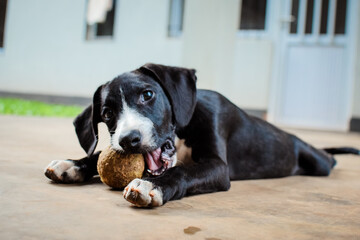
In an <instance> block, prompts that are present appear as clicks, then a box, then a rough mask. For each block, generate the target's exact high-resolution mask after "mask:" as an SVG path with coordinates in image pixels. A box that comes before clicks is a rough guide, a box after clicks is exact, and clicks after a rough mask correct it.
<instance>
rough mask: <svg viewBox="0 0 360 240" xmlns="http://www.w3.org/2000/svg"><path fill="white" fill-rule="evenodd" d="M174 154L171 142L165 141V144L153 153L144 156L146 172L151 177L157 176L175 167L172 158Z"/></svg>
mask: <svg viewBox="0 0 360 240" xmlns="http://www.w3.org/2000/svg"><path fill="white" fill-rule="evenodd" d="M174 154H175V146H174V143H173V142H172V141H171V140H167V141H166V142H165V144H164V145H163V146H161V147H159V148H157V149H155V150H154V151H151V152H147V153H145V154H144V159H145V162H146V165H147V171H148V172H149V173H150V174H151V175H155V176H158V175H160V174H162V173H164V172H165V171H166V170H167V169H169V168H171V167H173V166H174V165H175V162H174V160H173V159H172V156H173V155H174Z"/></svg>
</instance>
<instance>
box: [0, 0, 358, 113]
mask: <svg viewBox="0 0 360 240" xmlns="http://www.w3.org/2000/svg"><path fill="white" fill-rule="evenodd" d="M240 1H241V0H226V1H224V0H196V1H190V0H188V1H186V3H185V18H184V32H183V34H182V37H180V38H168V37H167V24H168V14H169V0H151V1H149V0H119V1H118V4H117V9H116V12H117V13H116V19H115V29H114V38H113V40H93V41H86V40H85V30H86V24H85V14H86V0H77V1H73V0H62V1H57V0H11V1H8V11H7V19H6V30H5V48H4V50H3V51H0V90H3V91H14V92H26V93H43V94H55V95H69V96H91V95H92V94H93V92H94V90H95V89H96V88H97V86H99V85H100V84H102V83H104V82H106V81H108V80H111V79H112V78H113V77H115V76H116V75H118V74H120V73H122V72H125V71H129V70H133V69H135V68H137V67H139V66H141V65H142V64H144V63H146V62H155V63H162V64H167V65H178V66H186V67H190V68H195V69H197V75H198V86H199V87H200V88H207V89H213V90H217V91H219V92H221V93H223V94H224V95H225V96H227V97H228V98H230V99H231V100H232V101H233V102H235V103H236V104H237V105H239V106H240V107H243V108H249V109H260V110H266V109H268V107H269V106H271V104H269V97H271V96H269V94H270V91H269V89H270V86H272V84H271V76H272V74H273V69H274V65H273V61H274V57H273V55H274V53H275V50H276V49H275V48H276V47H277V46H276V41H277V39H278V34H279V26H280V25H279V18H280V17H281V14H280V13H281V11H280V10H281V7H282V2H281V1H277V0H273V1H269V9H268V12H267V15H268V19H267V23H268V27H267V28H268V29H267V33H266V34H265V35H264V36H265V37H264V36H263V37H255V38H254V37H250V38H248V37H244V36H242V35H241V36H239V35H238V30H237V28H238V24H239V18H240V16H239V15H240ZM359 25H360V23H359ZM269 26H270V27H269ZM358 39H359V40H358V47H359V46H360V37H359V38H358ZM357 64H358V66H359V67H358V69H357V77H356V80H355V85H354V94H353V95H354V97H353V104H352V105H353V106H352V112H353V115H354V116H360V55H359V56H358V61H357Z"/></svg>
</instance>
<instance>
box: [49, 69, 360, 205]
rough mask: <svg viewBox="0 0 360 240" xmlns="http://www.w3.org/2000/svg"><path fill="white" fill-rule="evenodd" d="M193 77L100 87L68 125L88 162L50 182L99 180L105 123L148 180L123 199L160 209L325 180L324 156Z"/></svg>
mask: <svg viewBox="0 0 360 240" xmlns="http://www.w3.org/2000/svg"><path fill="white" fill-rule="evenodd" d="M195 82H196V76H195V70H191V69H185V68H177V67H168V66H162V65H156V64H146V65H144V66H142V67H141V68H139V69H137V70H135V71H132V72H129V73H124V74H122V75H120V76H119V77H117V78H115V79H114V80H112V81H110V82H108V83H106V84H104V85H102V86H100V87H99V88H98V89H97V91H96V92H95V94H94V98H93V104H92V105H91V106H89V107H88V108H86V109H85V110H84V112H83V113H81V114H80V115H79V116H78V117H77V118H76V119H75V121H74V125H75V128H76V133H77V136H78V138H79V141H80V144H81V146H82V147H83V148H84V150H85V151H86V152H87V154H88V156H87V157H85V158H83V159H80V160H57V161H53V162H51V163H50V165H49V166H48V167H47V169H46V170H45V175H46V176H47V177H48V178H50V179H52V180H53V181H55V182H62V183H73V182H83V181H86V180H88V179H90V178H91V177H92V176H94V175H96V174H97V169H96V165H97V160H98V156H99V153H95V154H93V152H94V149H95V147H96V144H97V140H98V136H97V133H98V129H97V124H98V123H99V122H105V123H106V125H107V126H108V129H109V132H110V135H111V145H112V147H113V148H114V149H116V150H118V151H125V152H128V153H142V154H143V155H144V158H145V161H146V166H147V172H148V175H147V176H146V177H144V178H143V179H135V180H133V181H132V182H131V183H130V184H129V185H128V186H127V187H126V188H125V190H124V193H123V194H124V197H125V199H126V200H128V201H129V202H131V203H134V204H135V205H137V206H141V207H147V206H160V205H163V204H164V203H166V202H167V201H169V200H174V199H180V198H182V197H184V196H186V195H192V194H200V193H209V192H216V191H226V190H228V189H229V188H230V180H242V179H259V178H278V177H285V176H290V175H311V176H327V175H329V173H330V171H331V169H332V167H333V166H334V165H335V163H336V161H335V159H334V158H333V157H332V155H330V154H335V153H353V154H360V152H359V150H357V149H353V148H333V149H324V150H320V149H315V148H314V147H312V146H310V145H309V144H307V143H305V142H303V141H302V140H300V139H299V138H297V137H296V136H294V135H291V134H288V133H285V132H283V131H281V130H279V129H278V128H276V127H274V126H272V125H270V124H269V123H267V122H265V121H263V120H261V119H258V118H255V117H250V116H248V115H247V114H246V113H244V112H243V111H242V110H241V109H239V108H238V107H237V106H235V105H234V104H233V103H231V102H230V101H229V100H227V99H226V98H225V97H223V96H222V95H220V94H219V93H216V92H213V91H206V90H198V91H197V90H196V86H195Z"/></svg>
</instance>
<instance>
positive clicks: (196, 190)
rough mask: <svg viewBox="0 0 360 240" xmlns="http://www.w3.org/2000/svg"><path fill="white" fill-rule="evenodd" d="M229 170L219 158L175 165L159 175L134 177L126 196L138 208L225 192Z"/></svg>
mask: <svg viewBox="0 0 360 240" xmlns="http://www.w3.org/2000/svg"><path fill="white" fill-rule="evenodd" d="M229 188H230V178H229V170H228V167H227V165H226V164H225V163H224V162H223V161H222V160H220V159H207V160H206V162H205V161H199V162H198V163H196V164H194V165H192V166H188V167H180V166H177V167H173V168H170V169H169V170H167V171H166V172H164V173H163V174H162V175H160V176H158V177H151V178H145V179H135V180H133V181H132V182H131V183H130V184H129V185H128V186H127V187H126V188H125V190H124V193H123V195H124V198H125V199H126V200H127V201H129V202H131V203H133V204H135V205H136V206H138V207H152V206H161V205H163V204H165V203H166V202H167V201H169V200H175V199H180V198H182V197H184V196H186V195H193V194H200V193H209V192H215V191H226V190H228V189H229Z"/></svg>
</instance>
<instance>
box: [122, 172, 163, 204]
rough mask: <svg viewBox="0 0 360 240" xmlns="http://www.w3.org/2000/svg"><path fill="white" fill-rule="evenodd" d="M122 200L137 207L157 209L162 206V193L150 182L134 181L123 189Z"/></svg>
mask: <svg viewBox="0 0 360 240" xmlns="http://www.w3.org/2000/svg"><path fill="white" fill-rule="evenodd" d="M123 194H124V198H125V199H126V200H127V201H129V202H131V203H132V204H134V205H135V206H137V207H158V206H161V205H163V193H162V191H161V189H160V188H159V187H156V186H155V185H154V184H153V183H152V182H149V181H146V180H142V179H138V178H137V179H134V180H132V181H131V182H130V183H129V185H127V187H125V189H124V192H123Z"/></svg>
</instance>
